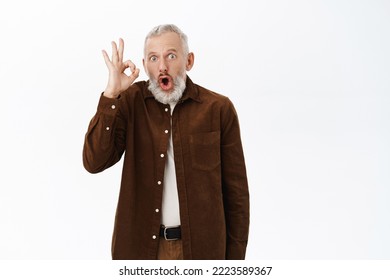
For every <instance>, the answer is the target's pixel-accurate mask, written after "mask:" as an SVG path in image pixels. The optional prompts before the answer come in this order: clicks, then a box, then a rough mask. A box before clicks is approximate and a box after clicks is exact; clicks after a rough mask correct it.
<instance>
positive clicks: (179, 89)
mask: <svg viewBox="0 0 390 280" xmlns="http://www.w3.org/2000/svg"><path fill="white" fill-rule="evenodd" d="M148 89H149V90H150V91H151V92H152V93H153V95H154V98H155V99H156V100H157V101H158V102H161V103H163V104H172V103H173V104H176V103H177V101H179V100H180V98H181V97H182V95H183V92H184V90H185V89H186V82H185V80H184V78H182V77H180V76H178V77H176V78H175V79H174V80H173V89H172V91H171V92H166V91H163V90H162V89H161V88H160V86H159V85H158V83H157V81H156V80H154V79H152V78H150V79H149V86H148Z"/></svg>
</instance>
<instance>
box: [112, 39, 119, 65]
mask: <svg viewBox="0 0 390 280" xmlns="http://www.w3.org/2000/svg"><path fill="white" fill-rule="evenodd" d="M111 46H112V62H113V63H117V62H118V49H117V46H116V43H115V42H114V41H112V42H111Z"/></svg>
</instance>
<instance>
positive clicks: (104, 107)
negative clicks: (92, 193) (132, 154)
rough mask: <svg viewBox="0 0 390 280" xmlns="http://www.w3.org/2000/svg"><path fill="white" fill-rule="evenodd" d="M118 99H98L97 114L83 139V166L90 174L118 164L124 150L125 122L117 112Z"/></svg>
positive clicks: (102, 97) (102, 96)
mask: <svg viewBox="0 0 390 280" xmlns="http://www.w3.org/2000/svg"><path fill="white" fill-rule="evenodd" d="M119 102H120V99H119V98H118V99H112V98H107V97H105V96H104V95H103V94H102V95H101V97H100V100H99V104H98V107H97V112H96V114H95V116H94V117H93V118H92V120H91V121H90V123H89V126H88V131H87V133H86V135H85V139H84V148H83V164H84V167H85V169H86V170H87V171H88V172H90V173H98V172H101V171H103V170H105V169H107V168H109V167H110V166H112V165H114V164H115V163H116V162H118V161H119V160H120V158H121V156H122V154H123V152H124V150H125V142H126V139H125V137H126V130H125V129H126V122H125V120H124V118H123V117H122V116H121V113H120V111H119V107H120V106H119Z"/></svg>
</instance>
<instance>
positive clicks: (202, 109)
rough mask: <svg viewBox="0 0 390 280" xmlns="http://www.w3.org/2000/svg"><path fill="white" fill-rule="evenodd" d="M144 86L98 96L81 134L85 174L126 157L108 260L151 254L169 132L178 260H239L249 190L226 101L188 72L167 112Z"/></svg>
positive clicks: (234, 118)
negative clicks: (176, 205)
mask: <svg viewBox="0 0 390 280" xmlns="http://www.w3.org/2000/svg"><path fill="white" fill-rule="evenodd" d="M147 86H148V82H145V81H141V82H137V83H135V84H133V85H132V86H131V87H130V88H129V89H127V90H126V91H125V92H123V93H122V94H121V95H120V97H119V98H117V99H110V98H106V97H104V96H103V95H102V96H101V97H100V101H99V104H98V108H97V112H96V114H95V116H94V117H93V118H92V120H91V122H90V124H89V127H88V132H87V134H86V136H85V143H84V150H83V162H84V167H85V168H86V169H87V170H88V171H89V172H91V173H97V172H101V171H103V170H105V169H106V168H108V167H110V166H112V165H113V164H115V163H116V162H118V161H119V160H120V158H121V157H122V155H123V154H125V156H124V157H125V158H124V165H123V172H122V181H121V189H120V194H119V201H118V206H117V211H116V217H115V226H114V233H113V240H112V258H113V259H156V256H157V248H158V241H159V229H160V220H161V211H156V209H161V203H162V194H163V184H162V182H163V181H164V180H163V178H164V168H165V159H166V157H165V155H166V152H167V145H168V141H169V133H172V141H173V148H174V160H175V168H176V180H177V188H178V195H179V203H180V219H181V229H182V244H183V257H184V259H244V258H245V251H246V246H247V241H248V231H249V192H248V184H247V177H246V169H245V162H244V155H243V150H242V145H241V138H240V130H239V124H238V118H237V114H236V111H235V109H234V107H233V104H232V103H231V102H230V100H229V99H228V98H227V97H224V96H222V95H219V94H217V93H214V92H212V91H209V90H207V89H205V88H202V87H200V86H198V85H196V84H194V83H193V82H192V81H191V80H190V78H189V77H187V82H186V90H185V91H184V93H183V97H182V99H181V100H180V101H179V102H178V104H177V105H176V107H175V109H174V111H173V114H172V117H171V114H170V106H169V105H164V104H162V103H159V102H157V101H156V100H155V99H154V97H153V95H152V93H151V92H150V91H149V90H148V89H147ZM171 118H172V126H171ZM165 130H168V131H169V133H166V132H165Z"/></svg>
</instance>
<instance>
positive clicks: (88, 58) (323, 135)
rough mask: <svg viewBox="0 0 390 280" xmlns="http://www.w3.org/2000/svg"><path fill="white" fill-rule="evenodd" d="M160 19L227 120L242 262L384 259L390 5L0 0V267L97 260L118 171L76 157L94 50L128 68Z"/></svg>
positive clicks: (389, 222) (301, 0)
mask: <svg viewBox="0 0 390 280" xmlns="http://www.w3.org/2000/svg"><path fill="white" fill-rule="evenodd" d="M161 23H175V24H177V25H178V26H179V27H180V28H181V29H182V30H183V31H184V32H185V33H186V34H187V35H188V37H189V43H190V49H191V50H192V51H193V52H194V53H195V66H194V68H193V69H192V70H191V72H190V73H189V76H190V77H191V78H192V80H193V81H194V82H196V83H198V84H200V85H202V86H204V87H207V88H209V89H211V90H214V91H217V92H220V93H222V94H224V95H227V96H229V97H230V99H231V100H232V101H233V102H234V104H235V106H236V109H237V111H238V113H239V117H240V122H241V133H242V139H243V144H244V150H245V156H246V162H247V171H248V178H249V183H250V194H251V228H250V238H249V244H248V249H247V259H252V260H254V259H296V260H299V259H388V258H390V239H389V236H390V219H389V213H390V206H389V205H390V203H389V201H390V190H389V187H390V175H389V174H390V172H389V171H390V149H389V144H388V143H390V129H389V125H390V113H389V105H390V96H389V93H390V81H389V80H390V79H389V78H390V66H389V65H390V54H389V50H390V35H389V34H390V2H388V1H386V0H383V1H380V0H375V1H374V0H357V1H352V0H351V1H348V0H328V1H325V0H323V1H320V0H314V1H309V0H307V1H305V0H297V1H288V0H285V1H283V0H272V1H271V0H268V1H249V0H241V1H226V0H225V1H191V2H190V1H129V0H127V1H119V0H116V1H113V0H111V1H108V0H106V1H84V2H82V1H79V0H72V1H70V0H63V1H44V0H36V1H27V0H25V1H22V0H21V1H7V3H6V1H2V2H1V4H0V31H1V33H0V40H1V44H0V67H1V68H0V86H1V109H0V120H1V131H2V132H1V138H0V141H1V142H0V155H1V175H0V259H76V260H78V259H110V257H111V255H110V245H111V234H112V228H113V221H114V215H115V207H116V203H117V197H118V192H119V183H120V174H121V163H119V164H117V165H116V166H114V167H113V168H111V169H109V170H106V171H105V172H103V173H101V174H97V175H91V174H89V173H87V172H86V171H85V170H84V169H83V166H82V157H81V154H82V146H83V140H84V134H85V132H86V129H87V126H88V123H89V121H90V119H91V117H92V116H93V114H94V113H95V110H96V106H97V102H98V98H99V95H100V93H101V92H102V91H103V90H104V87H105V85H106V81H107V70H106V66H105V64H104V61H103V58H102V56H101V49H106V50H109V51H110V52H111V50H110V41H111V40H117V39H118V37H123V38H124V40H125V44H126V45H125V47H126V49H125V57H126V58H131V59H132V60H133V61H134V62H135V63H136V64H137V66H138V67H142V64H141V60H142V48H143V41H144V37H145V35H146V33H147V32H148V31H149V30H150V29H151V28H152V27H154V26H155V25H158V24H161ZM140 79H146V75H145V74H144V72H143V71H142V75H141V76H140Z"/></svg>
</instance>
